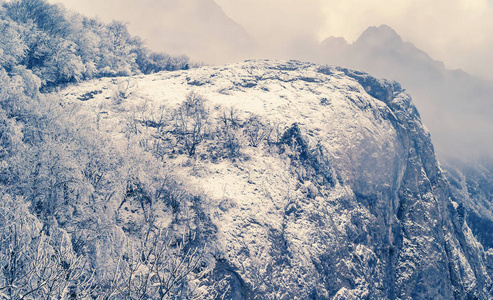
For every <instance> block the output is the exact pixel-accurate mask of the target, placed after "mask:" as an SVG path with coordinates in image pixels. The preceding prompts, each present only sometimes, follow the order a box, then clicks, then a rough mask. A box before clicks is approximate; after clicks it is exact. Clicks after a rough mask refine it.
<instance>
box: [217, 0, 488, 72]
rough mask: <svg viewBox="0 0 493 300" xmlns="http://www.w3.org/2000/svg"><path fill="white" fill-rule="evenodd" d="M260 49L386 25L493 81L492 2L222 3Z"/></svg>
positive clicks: (453, 63) (230, 0)
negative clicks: (301, 37) (291, 41)
mask: <svg viewBox="0 0 493 300" xmlns="http://www.w3.org/2000/svg"><path fill="white" fill-rule="evenodd" d="M217 2H218V3H219V4H220V5H221V6H222V7H223V9H224V10H225V11H226V13H227V14H228V15H230V16H231V17H232V18H233V19H235V20H236V21H238V22H239V23H240V24H242V25H243V26H244V27H245V28H246V30H247V31H248V32H250V33H251V34H252V35H253V36H254V37H255V38H257V39H258V40H259V41H260V43H261V44H266V43H267V44H269V46H270V48H275V47H277V48H280V46H279V45H280V44H283V43H284V44H286V42H287V41H290V40H295V39H298V37H300V36H305V37H306V36H309V37H314V38H316V39H317V40H318V41H322V40H324V39H325V38H327V37H329V36H342V37H344V38H346V39H347V40H348V41H354V40H355V39H357V38H358V36H359V35H360V34H361V33H362V32H363V31H364V30H365V29H366V28H368V27H369V26H375V25H380V24H387V25H389V26H391V27H392V28H394V29H395V30H396V31H397V32H398V33H399V34H400V35H401V36H402V37H403V39H404V40H406V41H410V42H412V43H414V44H415V45H416V46H417V47H418V48H420V49H423V50H424V51H425V52H427V53H429V54H430V56H431V57H433V58H435V59H437V60H441V61H444V62H445V63H446V65H447V67H449V68H462V69H464V70H466V71H469V72H472V73H474V74H477V75H479V76H482V77H484V78H489V79H491V80H493V72H491V71H490V70H489V68H490V66H492V65H493V56H491V53H492V52H493V2H492V1H491V0H433V1H428V0H396V1H388V0H372V1H369V0H344V1H341V0H306V1H294V0H287V1H284V0H217Z"/></svg>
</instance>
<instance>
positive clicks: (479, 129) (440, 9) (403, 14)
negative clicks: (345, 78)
mask: <svg viewBox="0 0 493 300" xmlns="http://www.w3.org/2000/svg"><path fill="white" fill-rule="evenodd" d="M51 2H52V3H58V2H61V3H62V4H63V5H64V6H65V7H66V8H68V9H70V10H73V11H77V12H80V13H82V14H84V15H87V16H89V17H98V18H100V19H101V20H102V21H105V22H109V21H112V20H119V21H123V22H127V23H128V27H129V30H130V32H131V33H132V34H134V35H139V36H141V37H142V38H144V39H145V40H146V42H147V44H148V46H149V47H150V48H151V49H152V50H154V51H162V52H166V53H169V54H172V55H180V54H186V55H188V56H190V58H191V59H192V60H195V61H201V62H204V63H206V64H224V63H230V62H236V61H242V60H244V59H251V58H273V59H299V60H304V61H312V62H316V63H321V64H334V65H341V66H343V67H351V68H357V69H362V70H364V71H366V72H369V73H371V74H373V75H376V76H379V77H384V78H391V79H394V80H397V81H399V82H400V83H401V84H402V85H403V87H404V88H406V89H407V90H408V91H409V93H410V94H411V95H412V96H413V100H414V103H415V104H416V106H417V107H418V109H419V112H420V114H421V116H422V119H423V123H424V124H425V125H426V126H427V128H428V129H429V130H430V132H431V134H432V139H433V141H434V144H435V147H436V150H437V153H438V154H439V155H440V156H442V157H447V156H454V157H459V158H461V159H465V160H469V159H478V158H485V157H486V158H488V157H489V158H491V157H493V150H492V149H493V139H492V138H491V137H493V118H492V117H491V116H492V115H493V104H492V99H491V98H492V95H493V73H492V72H490V69H491V66H493V56H491V55H490V54H491V53H492V52H493V2H492V1H490V0H454V1H444V0H435V1H432V2H429V1H426V2H425V1H422V0H418V1H411V0H402V1H394V2H392V3H391V4H390V3H389V2H388V1H384V0H377V1H371V2H369V1H362V0H347V1H333V0H329V1H322V0H305V1H295V0H263V1H261V0H216V1H214V0H142V1H134V0H105V1H98V0H85V1H77V0H64V1H59V0H51ZM381 24H386V25H382V26H380V25H381ZM458 69H460V70H458Z"/></svg>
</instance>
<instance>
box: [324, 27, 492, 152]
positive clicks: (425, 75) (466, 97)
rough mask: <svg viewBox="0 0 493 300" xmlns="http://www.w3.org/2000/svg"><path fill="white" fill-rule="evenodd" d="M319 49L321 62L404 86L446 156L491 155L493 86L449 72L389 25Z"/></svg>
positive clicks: (329, 42) (329, 40) (331, 40)
mask: <svg viewBox="0 0 493 300" xmlns="http://www.w3.org/2000/svg"><path fill="white" fill-rule="evenodd" d="M321 48H322V50H321V51H322V53H321V58H320V59H319V61H321V62H324V63H329V64H334V65H342V66H347V67H351V68H357V69H361V70H365V71H366V72H369V73H371V74H374V75H376V76H379V77H383V78H392V79H394V80H396V81H398V82H400V83H401V84H402V85H403V86H405V88H406V89H407V90H408V92H409V93H410V94H411V95H412V97H413V99H414V102H415V103H416V106H417V107H418V109H419V110H420V113H421V116H422V118H423V123H424V124H425V125H426V127H427V128H428V129H429V130H430V132H431V133H432V137H433V141H434V143H435V145H436V147H437V150H438V152H439V154H440V156H441V157H442V158H443V157H446V156H455V157H462V158H465V159H466V160H467V159H477V158H478V157H479V156H482V155H483V156H489V157H490V158H491V157H493V152H492V151H491V149H493V144H492V141H491V139H490V138H489V137H490V136H492V135H493V121H492V118H491V115H492V114H493V105H492V103H493V96H492V95H493V84H492V83H491V82H487V81H484V80H481V79H479V78H476V77H474V76H472V75H470V74H467V73H465V72H463V71H461V70H449V69H447V68H446V67H445V65H444V64H443V63H442V62H439V61H435V60H433V59H432V58H431V57H430V56H429V55H428V54H426V53H425V52H424V51H422V50H420V49H418V48H417V47H415V46H414V45H413V44H411V43H409V42H404V41H403V40H402V38H401V37H400V36H399V35H398V34H397V33H396V32H395V31H394V30H393V29H392V28H390V27H389V26H386V25H381V26H379V27H374V26H372V27H369V28H368V29H366V30H365V31H364V32H363V33H362V34H361V36H360V37H359V38H358V39H357V40H356V41H355V42H353V43H352V44H349V43H347V42H346V41H345V40H344V39H343V38H334V37H331V38H327V39H326V40H325V41H323V42H322V44H321ZM442 154H443V155H442Z"/></svg>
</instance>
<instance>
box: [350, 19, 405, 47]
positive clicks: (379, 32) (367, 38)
mask: <svg viewBox="0 0 493 300" xmlns="http://www.w3.org/2000/svg"><path fill="white" fill-rule="evenodd" d="M400 43H403V41H402V38H401V36H400V35H399V34H397V32H396V31H395V30H394V29H392V28H391V27H390V26H388V25H385V24H384V25H380V26H378V27H376V26H370V27H368V28H367V29H366V30H365V31H364V32H363V33H362V34H361V36H360V37H359V38H358V39H357V40H356V42H355V44H365V45H366V44H370V45H373V46H375V44H378V45H382V46H388V45H395V44H400Z"/></svg>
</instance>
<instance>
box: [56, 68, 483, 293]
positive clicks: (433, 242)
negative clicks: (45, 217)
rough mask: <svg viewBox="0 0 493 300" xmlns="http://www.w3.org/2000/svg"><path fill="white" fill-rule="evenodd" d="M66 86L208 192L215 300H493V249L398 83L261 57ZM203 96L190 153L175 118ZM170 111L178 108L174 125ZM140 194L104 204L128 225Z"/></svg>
mask: <svg viewBox="0 0 493 300" xmlns="http://www.w3.org/2000/svg"><path fill="white" fill-rule="evenodd" d="M59 93H60V95H62V96H63V101H62V102H61V103H60V104H61V105H62V106H64V107H70V106H71V105H75V106H80V107H81V108H82V112H85V114H86V115H87V117H88V118H89V119H90V120H92V122H93V123H92V125H91V126H93V127H94V128H97V130H99V131H101V132H106V133H109V134H110V135H111V136H112V137H113V139H114V141H115V143H116V144H118V143H120V144H122V145H123V144H125V142H127V143H128V142H129V141H134V142H135V143H138V144H139V145H140V146H141V147H143V148H144V149H150V151H151V152H153V154H155V155H158V156H159V157H160V159H161V160H162V161H163V163H164V164H165V165H166V167H167V169H169V170H172V171H173V172H174V174H175V175H176V176H179V177H180V178H182V179H183V180H184V181H183V182H184V186H185V187H186V189H187V190H189V191H192V192H193V193H195V194H202V195H204V196H203V197H201V198H200V199H201V201H202V202H200V203H196V202H194V203H195V204H193V205H192V206H190V210H191V211H192V210H194V209H195V206H200V207H201V209H202V210H201V211H202V214H198V216H199V217H197V218H199V219H200V220H201V222H202V223H200V224H205V223H206V224H208V227H204V228H201V229H200V232H201V239H203V240H202V241H201V242H202V243H205V244H206V246H205V248H204V249H205V250H204V254H203V260H204V268H205V267H206V266H208V267H211V268H212V272H211V275H210V276H209V277H207V279H198V280H199V281H200V280H202V284H203V285H208V286H210V287H212V289H213V290H215V293H216V294H215V295H214V296H212V294H209V297H211V298H217V299H223V298H224V299H466V298H467V299H474V298H476V299H490V298H492V297H493V290H492V276H493V252H492V251H493V250H492V249H487V248H484V247H483V245H482V244H481V243H479V242H478V238H479V239H480V238H481V236H480V235H477V234H476V235H475V234H474V233H475V232H474V231H471V229H470V227H469V225H468V222H469V219H465V218H464V213H463V204H461V203H462V202H459V201H465V200H464V199H462V198H460V197H461V195H460V194H459V193H453V191H454V190H453V189H451V186H450V183H449V181H448V180H447V179H446V178H445V176H444V174H443V172H442V169H441V167H440V164H439V163H438V161H437V159H436V156H435V153H434V147H433V144H432V141H431V138H430V134H429V132H428V131H427V130H426V128H425V127H424V126H423V124H422V122H421V118H420V115H419V113H418V111H417V109H416V107H415V106H414V104H413V102H412V100H411V98H410V96H409V95H408V94H407V93H406V92H405V90H404V89H403V88H402V87H401V86H400V85H399V84H398V83H396V82H394V81H389V80H383V79H378V78H376V77H372V76H370V75H368V74H366V73H363V72H359V71H355V70H351V69H345V68H339V67H327V66H319V65H315V64H310V63H301V62H298V61H264V60H256V61H246V62H244V63H238V64H232V65H226V66H220V67H204V68H199V69H192V70H187V71H176V72H162V73H157V74H152V75H146V76H143V75H142V76H134V77H130V78H101V79H97V80H92V81H88V82H82V83H80V84H78V85H75V86H71V87H68V88H66V89H63V90H61V91H60V92H59ZM190 95H192V96H190ZM204 98H205V99H207V101H206V102H205V104H204V105H205V107H206V108H201V109H200V110H196V111H197V112H199V113H198V114H200V115H201V116H203V118H202V119H200V120H198V121H200V122H198V121H197V122H195V123H194V124H195V125H197V124H199V123H200V124H201V125H200V126H203V128H205V129H203V131H194V132H195V133H194V134H199V133H200V134H202V135H201V137H202V139H201V140H197V143H196V144H195V145H194V148H193V151H189V152H188V154H192V157H190V156H189V155H188V154H187V151H182V150H180V147H179V146H178V142H177V141H176V139H174V138H175V137H174V136H173V135H174V134H176V132H177V131H176V129H173V126H178V125H179V124H185V123H186V122H183V121H184V120H185V119H184V117H183V116H187V115H186V114H184V113H183V109H184V108H186V109H191V108H190V105H188V104H187V105H188V106H183V105H182V104H181V103H182V102H183V101H184V100H185V99H192V100H193V99H204ZM188 103H196V102H193V101H192V102H188ZM180 107H181V108H180ZM180 109H182V110H180ZM173 111H175V112H180V113H179V114H178V116H181V117H179V118H176V119H175V120H174V121H170V122H169V124H165V123H166V122H165V121H163V120H165V119H166V118H167V115H169V114H172V112H173ZM180 120H181V121H180ZM173 122H174V123H173ZM180 122H182V123H180ZM186 124H188V123H186ZM186 124H185V125H186ZM211 124H223V125H220V126H223V127H220V128H222V129H221V130H218V129H213V127H214V126H213V125H211ZM167 126H168V127H167ZM169 126H171V127H169ZM217 126H219V125H217ZM194 128H195V127H194ZM201 130H202V129H201ZM219 131H221V133H218V132H219ZM182 138H183V137H182ZM183 139H186V138H183ZM163 145H165V146H163ZM185 146H186V143H185ZM185 146H184V147H185ZM186 149H188V150H190V148H186ZM224 153H226V154H224ZM136 176H138V175H136ZM137 190H138V189H137V188H136V187H133V188H132V189H131V190H130V191H129V188H128V187H127V192H126V194H125V195H126V196H125V197H123V196H122V197H123V199H124V200H122V199H120V198H118V197H119V196H114V197H112V196H110V197H108V201H109V203H108V204H107V205H106V204H105V209H106V207H108V208H109V209H110V210H111V207H114V208H115V211H114V214H115V220H116V221H115V222H116V223H115V224H116V226H117V227H119V228H123V229H124V230H123V231H125V232H126V231H127V230H128V228H130V227H131V226H130V225H131V224H133V223H135V222H136V221H135V220H140V219H142V218H143V217H142V216H144V217H145V214H146V211H145V209H144V206H143V205H142V206H139V204H138V201H137V200H135V202H132V200H131V199H132V197H131V196H129V195H133V194H134V193H136V191H137ZM127 196H128V197H127ZM135 199H137V198H135ZM113 202H114V203H113ZM117 207H118V209H116V208H117ZM158 210H159V209H158ZM158 210H157V211H156V215H157V216H160V215H162V214H163V212H161V213H160V212H159V211H158ZM163 211H164V210H163ZM181 213H182V214H183V212H181ZM158 218H159V217H158ZM161 218H162V219H161V221H160V222H157V223H160V224H167V225H166V226H169V228H182V227H183V226H184V225H183V223H181V225H179V224H180V223H179V222H178V221H170V220H171V219H173V218H171V219H169V220H168V219H165V218H164V217H161ZM173 220H174V219H173ZM194 224H198V223H193V222H191V223H188V225H187V226H190V227H188V228H189V230H195V229H194V228H195V227H194V226H196V225H194ZM173 226H174V227H173ZM180 226H182V227H180ZM200 226H203V225H200ZM126 228H127V229H126ZM123 231H122V232H123ZM108 239H111V237H108ZM120 239H124V238H120ZM120 243H121V242H120ZM484 245H486V244H484ZM98 251H99V250H98ZM117 252H118V251H116V252H111V253H110V251H109V250H108V253H109V254H105V255H109V256H111V255H114V256H117V255H118V254H117ZM96 256H97V255H96ZM114 260H115V261H116V260H117V259H116V258H114ZM204 297H205V298H207V296H204ZM221 297H223V298H221Z"/></svg>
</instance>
